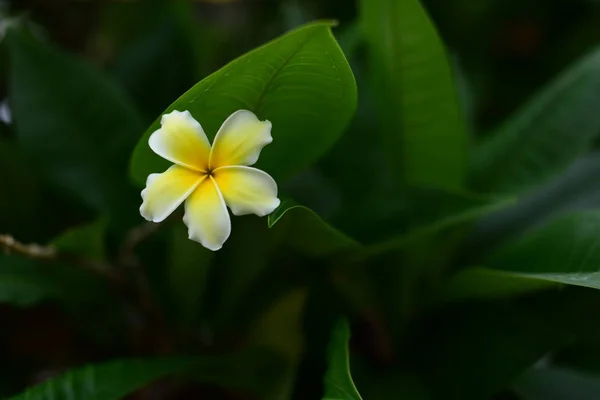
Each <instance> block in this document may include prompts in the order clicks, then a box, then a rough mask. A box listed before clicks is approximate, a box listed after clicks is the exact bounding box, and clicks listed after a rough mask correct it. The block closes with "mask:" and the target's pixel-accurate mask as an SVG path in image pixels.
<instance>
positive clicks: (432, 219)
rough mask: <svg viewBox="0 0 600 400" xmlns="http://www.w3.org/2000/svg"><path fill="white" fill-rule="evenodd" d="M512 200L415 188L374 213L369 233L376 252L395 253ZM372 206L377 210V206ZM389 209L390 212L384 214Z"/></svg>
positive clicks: (496, 208) (381, 206)
mask: <svg viewBox="0 0 600 400" xmlns="http://www.w3.org/2000/svg"><path fill="white" fill-rule="evenodd" d="M513 202H514V199H512V198H498V197H489V196H482V195H478V194H473V193H465V192H455V191H446V190H438V189H425V188H411V189H410V190H407V191H406V192H405V193H404V194H403V195H402V197H399V198H396V199H394V201H393V202H392V201H389V204H382V205H380V206H379V210H376V211H374V213H376V215H378V217H379V218H378V219H377V220H374V221H373V224H376V225H375V228H372V229H371V230H368V231H367V234H368V235H369V236H370V237H371V240H374V239H375V240H377V239H379V240H381V239H383V238H385V237H386V236H387V239H385V240H381V242H380V243H377V244H374V245H373V248H372V252H374V253H377V252H382V251H386V250H393V249H397V248H400V247H402V246H404V245H405V244H406V243H408V242H410V241H412V240H414V239H416V238H422V237H425V236H428V235H432V234H436V233H438V232H441V231H443V230H445V229H448V228H452V227H457V226H461V225H463V224H465V223H468V222H471V221H474V220H477V219H478V218H480V217H482V216H484V215H486V214H488V213H491V212H493V211H495V210H498V209H501V208H503V207H506V206H508V205H509V204H511V203H513ZM372 207H377V205H375V204H373V205H372ZM383 209H386V210H387V212H385V213H382V210H383Z"/></svg>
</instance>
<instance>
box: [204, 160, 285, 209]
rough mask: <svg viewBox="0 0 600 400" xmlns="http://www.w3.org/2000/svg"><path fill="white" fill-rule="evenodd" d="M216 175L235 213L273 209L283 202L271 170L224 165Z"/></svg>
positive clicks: (220, 187)
mask: <svg viewBox="0 0 600 400" xmlns="http://www.w3.org/2000/svg"><path fill="white" fill-rule="evenodd" d="M213 176H214V179H215V181H216V182H217V185H218V186H219V189H220V190H221V193H222V194H223V198H224V199H225V203H226V204H227V205H228V206H229V208H230V209H231V212H232V213H233V214H234V215H246V214H256V215H258V216H260V217H263V216H265V215H268V214H270V213H272V212H273V211H274V210H275V209H276V208H277V207H278V206H279V204H280V201H279V199H278V198H277V183H275V180H274V179H273V178H271V176H270V175H269V174H267V173H266V172H263V171H261V170H259V169H256V168H252V167H242V166H236V167H221V168H217V169H216V170H214V171H213Z"/></svg>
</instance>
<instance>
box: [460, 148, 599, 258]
mask: <svg viewBox="0 0 600 400" xmlns="http://www.w3.org/2000/svg"><path fill="white" fill-rule="evenodd" d="M598 176H600V154H598V153H596V152H595V153H592V154H589V155H587V156H585V157H581V158H579V159H578V160H577V161H576V162H575V163H573V165H572V166H571V167H570V168H569V169H567V170H566V171H565V172H564V173H562V174H561V175H560V176H558V177H557V178H555V179H553V180H551V181H550V182H548V183H546V184H544V185H542V186H541V187H539V188H537V189H536V190H535V191H533V192H532V193H528V194H527V195H525V196H523V197H521V198H519V201H518V202H517V203H516V204H514V205H512V206H510V207H506V208H505V209H502V210H499V211H498V212H495V213H492V214H490V215H487V216H485V217H484V218H483V219H482V220H481V221H479V223H478V226H477V228H476V230H475V231H474V232H473V235H472V241H471V246H472V247H473V248H477V249H479V250H482V251H485V250H486V249H488V248H490V247H493V246H494V245H497V244H498V243H501V242H503V241H506V239H507V238H510V237H514V236H516V235H519V234H521V233H522V232H523V231H525V230H527V229H530V228H531V227H534V226H539V225H540V224H543V223H547V222H548V221H551V220H552V219H554V218H557V217H558V216H560V215H564V214H566V213H569V212H573V211H589V210H595V209H597V208H598V207H600V188H599V187H598V185H597V181H598Z"/></svg>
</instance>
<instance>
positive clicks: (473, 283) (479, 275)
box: [442, 268, 556, 301]
mask: <svg viewBox="0 0 600 400" xmlns="http://www.w3.org/2000/svg"><path fill="white" fill-rule="evenodd" d="M554 286H556V284H555V282H552V281H550V280H548V279H545V278H544V277H543V276H541V275H540V274H538V275H534V274H519V273H515V272H507V271H498V270H494V269H487V268H468V269H465V270H463V271H460V272H459V273H457V274H456V275H454V276H453V277H452V278H451V279H450V281H449V282H448V283H447V285H446V287H445V288H444V290H443V293H442V298H443V300H447V301H458V300H467V299H496V298H505V297H513V296H518V295H521V294H526V293H530V292H534V291H538V290H544V289H548V288H552V287H554Z"/></svg>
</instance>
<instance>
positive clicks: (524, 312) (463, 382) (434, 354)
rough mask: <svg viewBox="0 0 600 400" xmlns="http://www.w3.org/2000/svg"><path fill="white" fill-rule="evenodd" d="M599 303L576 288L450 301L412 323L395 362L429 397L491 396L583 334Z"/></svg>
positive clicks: (472, 398)
mask: <svg viewBox="0 0 600 400" xmlns="http://www.w3.org/2000/svg"><path fill="white" fill-rule="evenodd" d="M599 304H600V294H599V293H598V292H596V291H591V290H584V289H581V288H565V290H562V291H553V292H541V293H537V294H534V295H530V296H526V297H523V298H520V299H512V300H510V301H489V300H486V301H468V302H460V303H454V304H452V305H450V306H449V307H445V308H443V309H440V310H438V311H437V312H436V313H435V315H431V316H429V317H428V318H426V319H425V320H423V322H422V323H421V324H420V326H418V327H415V328H413V329H412V331H413V332H415V334H414V336H412V337H411V338H410V339H409V340H408V342H406V343H404V347H403V348H404V349H405V350H406V352H407V353H404V354H403V361H402V364H403V367H404V368H407V369H410V370H411V371H415V372H416V373H417V374H418V375H419V377H420V379H421V380H422V381H423V382H424V386H425V387H426V388H428V389H429V391H430V393H431V397H430V398H432V399H438V398H439V399H448V400H479V399H489V398H493V396H494V394H496V393H497V392H498V391H500V390H502V389H506V388H507V387H508V386H509V385H511V384H512V383H513V382H514V381H515V379H517V378H518V377H519V376H520V375H521V374H522V373H523V372H524V371H525V370H527V369H528V368H530V367H531V366H532V365H533V364H534V363H536V362H537V361H538V360H540V359H541V358H542V357H544V356H545V355H547V354H549V353H552V352H554V351H556V350H558V349H560V348H562V347H564V346H565V345H567V344H568V343H572V342H574V341H577V340H578V338H579V337H581V336H582V335H584V334H586V332H588V331H589V328H590V321H589V315H590V313H593V312H594V311H593V310H595V309H597V307H598V306H599Z"/></svg>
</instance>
